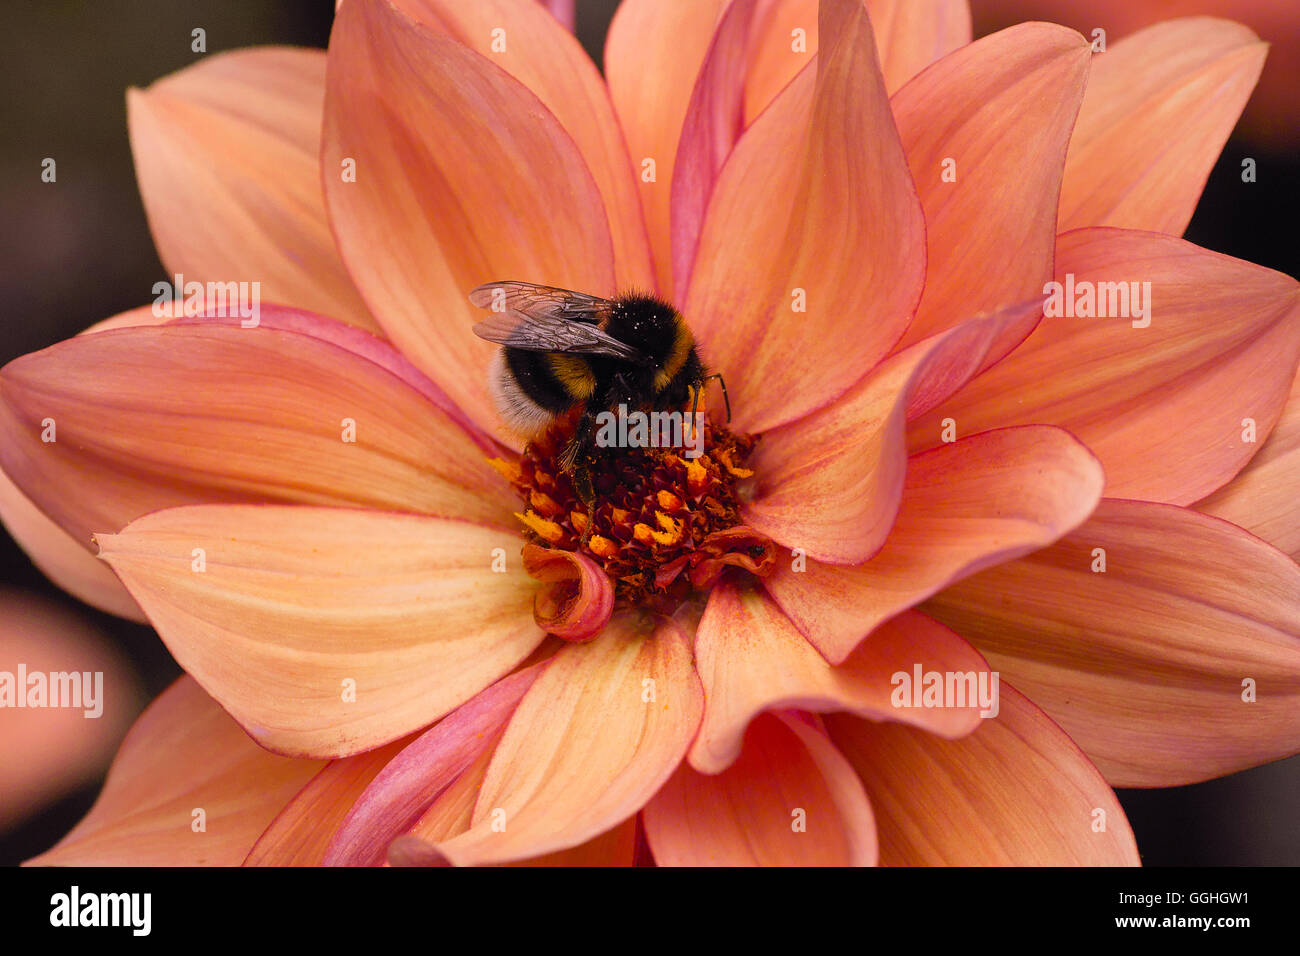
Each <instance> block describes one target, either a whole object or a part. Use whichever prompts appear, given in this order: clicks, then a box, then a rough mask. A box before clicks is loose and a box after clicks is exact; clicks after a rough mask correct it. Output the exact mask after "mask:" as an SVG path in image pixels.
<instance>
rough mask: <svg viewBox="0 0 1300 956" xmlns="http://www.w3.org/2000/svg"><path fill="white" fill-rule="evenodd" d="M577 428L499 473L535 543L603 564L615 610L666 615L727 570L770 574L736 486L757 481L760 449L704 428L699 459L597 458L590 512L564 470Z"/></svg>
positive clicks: (628, 453)
mask: <svg viewBox="0 0 1300 956" xmlns="http://www.w3.org/2000/svg"><path fill="white" fill-rule="evenodd" d="M576 422H577V416H576V415H569V416H566V417H564V418H562V419H560V420H558V421H556V422H555V423H554V424H552V426H551V427H550V429H548V430H547V431H546V432H544V433H543V434H542V435H541V436H539V437H538V438H536V439H535V440H534V441H533V442H532V443H531V444H529V445H528V447H527V448H526V449H525V450H524V453H523V456H522V457H521V458H520V459H519V461H518V464H517V465H516V464H514V463H512V462H504V461H502V462H500V463H499V464H496V463H494V467H496V468H497V470H498V471H500V472H501V473H502V474H503V475H504V476H505V477H506V478H507V479H508V480H509V481H510V483H511V484H512V486H513V487H514V489H515V491H516V492H517V493H518V494H519V497H520V499H521V501H522V503H523V505H524V507H523V508H522V509H521V511H520V512H519V513H518V514H517V517H518V518H519V520H520V522H521V523H522V524H523V526H524V534H525V537H527V538H528V540H529V541H531V542H532V543H534V544H537V545H540V546H542V547H545V548H559V549H563V550H566V551H575V552H579V553H581V554H583V555H585V556H587V557H588V558H590V559H591V560H593V561H594V562H596V563H597V564H598V565H599V566H600V567H601V568H602V569H603V570H604V571H605V574H606V575H608V576H609V578H610V580H611V582H612V583H613V586H614V595H615V600H616V604H617V605H618V606H624V607H626V606H635V607H647V608H650V609H653V610H658V611H662V612H669V613H670V612H671V611H672V610H673V609H675V608H676V607H677V605H678V604H680V603H681V602H682V601H683V600H685V599H686V598H687V597H689V596H690V594H691V593H692V592H696V591H705V590H708V589H709V588H710V587H712V586H713V584H714V583H715V582H716V581H717V580H718V578H719V577H720V576H721V575H722V574H723V573H724V572H725V571H727V570H728V569H733V571H732V573H735V574H741V573H747V574H754V575H760V576H761V575H765V574H767V573H769V572H770V571H771V570H772V569H773V567H774V566H775V562H776V548H775V545H774V544H773V543H772V541H771V540H770V539H768V538H767V537H765V536H764V535H762V534H760V533H758V532H757V531H755V530H754V529H752V528H749V527H747V526H746V525H744V524H743V522H742V520H741V515H740V501H741V497H740V494H739V488H738V486H739V485H740V484H741V483H742V482H744V481H745V479H747V478H749V477H751V476H752V475H753V471H752V469H749V468H746V467H744V463H745V462H746V460H747V459H748V458H749V456H750V454H751V453H752V451H753V449H754V445H755V439H753V438H751V437H749V436H748V435H743V434H739V433H735V432H732V431H730V430H728V429H726V428H724V427H722V426H719V425H714V424H711V423H708V422H707V421H706V424H705V426H704V443H703V450H702V451H701V452H700V453H699V454H698V456H697V457H689V458H688V457H686V452H685V451H684V450H683V449H681V448H607V449H600V450H598V451H597V452H596V453H595V455H594V457H593V458H592V459H591V461H590V465H589V468H590V474H591V482H592V487H593V489H594V491H595V501H594V502H593V503H592V508H591V510H590V511H589V510H588V506H587V504H586V503H585V502H584V501H583V500H582V498H581V496H580V495H579V494H578V492H577V490H576V488H575V484H574V478H573V475H572V474H570V473H568V472H566V471H564V470H563V469H562V468H561V467H560V463H559V460H560V456H561V454H562V453H563V451H564V449H565V447H566V446H567V444H568V441H569V438H570V437H571V436H572V435H573V430H574V428H575V425H576ZM696 450H699V446H697V447H696Z"/></svg>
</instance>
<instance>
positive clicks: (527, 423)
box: [488, 348, 578, 436]
mask: <svg viewBox="0 0 1300 956" xmlns="http://www.w3.org/2000/svg"><path fill="white" fill-rule="evenodd" d="M554 357H555V356H554V355H552V354H551V353H548V352H527V351H524V350H523V349H512V348H501V349H498V350H497V353H496V355H494V356H493V357H492V364H491V366H490V367H489V372H488V383H489V386H490V388H491V391H492V398H493V400H494V401H495V402H496V406H497V411H498V412H499V413H500V415H501V418H502V419H503V420H504V421H505V423H506V424H507V425H509V426H510V427H511V428H513V429H514V430H515V431H517V432H519V433H520V434H522V435H529V436H531V435H536V434H537V433H538V432H540V431H541V430H542V429H544V428H545V427H546V426H547V425H549V424H550V423H551V422H552V421H553V420H554V419H555V417H556V416H557V415H560V414H562V413H564V412H566V411H568V410H569V408H571V407H572V406H573V404H574V403H575V402H576V401H578V399H577V398H575V397H574V396H573V395H572V394H571V393H570V392H569V390H568V389H567V388H566V386H565V382H564V380H563V379H562V377H561V373H557V371H556V369H555V368H554V366H553V365H552V364H551V361H550V360H551V359H552V358H554Z"/></svg>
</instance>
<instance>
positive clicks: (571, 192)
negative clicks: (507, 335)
mask: <svg viewBox="0 0 1300 956" xmlns="http://www.w3.org/2000/svg"><path fill="white" fill-rule="evenodd" d="M509 42H510V41H509V38H507V45H508V44H509ZM515 42H516V44H518V43H521V42H524V38H523V37H516V38H515ZM348 160H354V161H355V169H356V180H355V182H351V181H346V180H344V178H343V176H342V172H343V171H344V169H345V166H344V164H345V163H346V162H347V161H348ZM321 168H322V175H323V177H324V182H325V201H326V206H327V208H328V210H329V215H330V222H331V224H332V225H333V228H334V235H335V239H336V240H337V243H338V247H339V251H340V253H341V255H342V257H343V261H344V262H345V263H346V264H347V267H348V269H349V271H350V272H351V273H352V276H353V278H354V280H355V281H356V283H357V287H358V288H359V289H360V290H361V294H362V296H363V297H364V298H365V299H366V301H367V303H369V305H370V306H371V309H372V311H373V312H374V314H375V317H376V318H377V319H378V320H379V323H380V325H381V326H382V327H383V329H384V331H385V332H386V333H387V334H388V336H389V337H390V338H391V339H392V340H393V342H395V343H396V344H397V346H398V347H399V348H400V349H401V350H402V352H403V353H404V354H405V355H407V356H409V357H410V359H411V360H412V361H413V362H415V364H416V365H418V366H419V367H420V368H421V369H422V370H424V372H426V373H427V374H428V375H429V376H430V377H431V378H432V379H433V380H434V381H435V382H437V383H438V385H439V386H440V387H441V388H443V389H444V390H445V391H446V392H447V394H448V395H450V396H451V398H452V399H453V400H454V401H455V403H456V404H457V405H458V406H459V407H460V408H462V409H463V410H464V411H465V413H466V414H467V415H468V416H469V417H470V418H471V419H472V420H473V421H475V422H476V423H478V424H479V425H480V426H482V427H484V428H485V429H489V430H490V429H496V428H499V427H500V426H499V423H498V422H497V418H496V414H495V412H494V411H493V406H492V402H491V401H490V399H489V395H488V374H487V371H488V362H489V360H490V358H491V356H492V354H493V351H494V348H495V347H494V346H492V345H491V344H490V343H488V342H485V341H483V340H482V339H480V338H479V337H478V336H476V335H475V334H474V331H473V324H474V320H475V317H476V315H477V313H478V310H477V309H475V308H474V307H473V306H472V305H471V304H470V302H469V299H468V294H469V291H470V290H471V289H473V288H474V287H476V286H478V285H480V284H482V283H484V282H489V281H492V280H494V279H520V280H526V281H529V282H540V283H546V284H549V285H555V286H560V287H562V288H567V289H577V290H580V291H583V292H589V293H593V294H596V295H608V294H610V293H612V292H613V291H614V286H615V281H614V278H615V277H614V249H613V245H612V242H611V238H610V227H609V222H608V217H607V216H606V213H605V206H604V201H603V198H602V196H601V194H600V191H599V189H597V187H596V183H595V181H594V180H593V178H592V174H591V173H590V171H589V170H588V168H587V165H586V163H585V162H584V161H583V157H582V154H581V152H580V151H579V149H578V147H577V146H576V145H575V144H574V141H573V139H572V138H571V137H570V136H569V134H568V133H567V132H566V131H565V130H564V128H563V127H562V126H561V125H560V122H559V121H558V120H557V119H556V118H555V116H554V115H553V114H552V113H551V112H550V111H549V110H548V109H547V108H546V107H545V106H544V105H543V103H542V101H541V100H539V99H538V98H537V96H536V95H534V94H533V93H531V92H530V91H529V90H528V89H527V88H526V87H525V86H524V85H523V84H521V83H520V82H519V81H518V80H517V79H515V78H514V77H513V76H511V75H510V74H509V73H507V72H506V71H505V70H504V69H502V68H501V67H499V66H497V65H496V64H495V63H493V62H492V61H491V60H489V59H488V58H487V57H484V56H482V55H481V54H479V53H477V52H475V51H474V50H471V49H469V48H468V47H466V46H464V45H463V44H461V43H460V42H458V41H457V40H455V39H453V38H451V37H448V36H445V35H441V34H438V33H435V32H434V31H432V30H430V29H428V28H427V27H425V26H422V25H420V24H419V23H416V22H414V21H412V20H411V19H410V18H409V17H407V16H406V15H405V14H403V13H402V12H400V11H399V10H397V9H395V8H394V7H393V6H392V5H390V4H389V3H388V2H386V0H356V2H350V3H346V4H344V5H343V7H342V8H341V9H340V11H339V13H338V16H337V17H336V19H335V21H334V31H333V34H332V35H331V38H330V49H329V65H328V70H327V76H326V96H325V127H324V134H323V146H322V150H321ZM503 434H504V433H503ZM509 440H511V441H515V439H509Z"/></svg>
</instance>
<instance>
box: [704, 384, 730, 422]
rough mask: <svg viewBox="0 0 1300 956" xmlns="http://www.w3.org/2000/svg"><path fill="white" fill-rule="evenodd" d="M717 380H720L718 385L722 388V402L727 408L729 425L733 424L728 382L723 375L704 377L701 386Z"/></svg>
mask: <svg viewBox="0 0 1300 956" xmlns="http://www.w3.org/2000/svg"><path fill="white" fill-rule="evenodd" d="M715 378H716V379H717V380H718V384H719V385H721V386H722V401H723V402H725V403H726V406H727V424H731V396H730V395H728V394H727V380H726V379H725V378H723V377H722V373H721V372H714V373H713V374H712V375H706V376H704V378H702V379H700V385H703V384H704V383H705V382H711V381H713V380H714V379H715Z"/></svg>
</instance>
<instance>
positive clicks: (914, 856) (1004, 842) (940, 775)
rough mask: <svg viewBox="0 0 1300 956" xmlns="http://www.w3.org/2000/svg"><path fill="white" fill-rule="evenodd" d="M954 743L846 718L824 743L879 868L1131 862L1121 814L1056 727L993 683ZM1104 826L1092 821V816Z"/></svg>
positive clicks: (1132, 849)
mask: <svg viewBox="0 0 1300 956" xmlns="http://www.w3.org/2000/svg"><path fill="white" fill-rule="evenodd" d="M1000 689H1001V694H1000V697H1001V702H1000V703H1001V706H1000V712H999V713H998V716H997V717H996V718H990V719H989V720H985V721H983V722H982V723H981V724H980V727H979V729H978V730H977V731H975V733H973V734H971V735H970V736H969V737H963V738H962V739H961V740H944V739H942V738H940V737H935V736H933V735H931V734H927V733H925V732H924V731H922V730H917V729H915V728H912V727H904V726H902V725H901V724H873V723H870V722H868V721H865V720H863V719H861V718H859V717H853V716H851V715H848V714H833V715H831V716H829V717H827V718H826V724H827V726H828V728H829V729H830V733H831V739H832V740H833V741H834V742H835V744H836V746H838V747H839V749H840V751H841V752H842V753H843V754H844V756H845V757H847V758H848V760H849V762H850V763H852V764H853V766H854V768H855V769H856V770H857V772H858V776H860V777H861V778H862V782H863V784H864V785H865V786H866V790H867V796H868V797H869V798H870V800H871V807H872V810H874V811H875V814H876V831H877V833H878V834H879V838H880V862H881V863H882V864H884V865H886V866H909V865H910V866H916V865H921V866H1136V865H1138V862H1139V861H1138V853H1137V846H1136V845H1135V844H1134V842H1133V831H1132V830H1131V829H1129V825H1128V820H1127V819H1125V817H1124V810H1123V808H1122V807H1121V806H1120V805H1119V801H1118V800H1116V799H1115V794H1114V792H1113V791H1112V790H1111V789H1110V787H1108V786H1107V785H1106V781H1105V780H1103V779H1102V776H1101V774H1100V773H1098V772H1097V768H1096V767H1094V766H1093V765H1092V764H1090V763H1089V762H1088V758H1087V757H1085V756H1084V755H1083V753H1082V752H1081V751H1080V750H1079V748H1078V747H1077V746H1075V744H1074V743H1073V742H1072V741H1071V740H1070V738H1069V737H1067V736H1066V735H1065V733H1064V732H1062V730H1061V728H1060V727H1058V726H1056V724H1054V723H1052V721H1051V720H1050V719H1048V717H1047V715H1046V714H1044V713H1043V712H1042V711H1041V710H1039V709H1038V708H1037V707H1035V706H1034V705H1033V704H1032V703H1030V701H1029V700H1027V699H1026V698H1025V697H1024V696H1022V695H1021V694H1019V693H1017V692H1016V691H1015V690H1014V689H1013V688H1011V687H1010V686H1008V685H1007V684H1006V683H1005V682H1003V683H1002V684H1001V687H1000ZM1099 820H1100V821H1101V822H1102V823H1103V824H1104V829H1102V828H1100V827H1098V821H1099Z"/></svg>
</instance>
